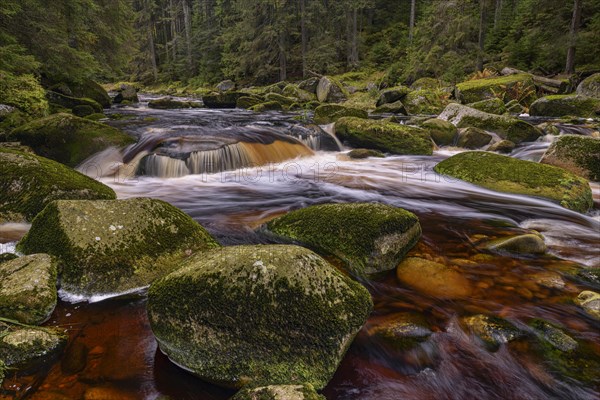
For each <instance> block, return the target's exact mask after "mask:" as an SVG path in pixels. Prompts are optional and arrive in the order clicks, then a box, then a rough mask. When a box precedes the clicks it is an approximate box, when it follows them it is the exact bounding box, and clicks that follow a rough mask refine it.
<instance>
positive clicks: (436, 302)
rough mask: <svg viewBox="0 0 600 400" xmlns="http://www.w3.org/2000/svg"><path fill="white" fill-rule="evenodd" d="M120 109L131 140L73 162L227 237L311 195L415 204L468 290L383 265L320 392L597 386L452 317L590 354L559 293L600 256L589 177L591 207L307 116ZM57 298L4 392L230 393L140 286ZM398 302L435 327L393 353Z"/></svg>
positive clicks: (577, 286) (10, 234)
mask: <svg viewBox="0 0 600 400" xmlns="http://www.w3.org/2000/svg"><path fill="white" fill-rule="evenodd" d="M117 111H118V112H119V113H121V114H123V115H126V116H127V118H125V119H121V120H117V121H113V122H112V123H113V124H114V125H117V126H120V127H122V128H123V129H124V130H126V131H128V132H129V133H131V134H132V135H134V136H136V137H137V138H138V139H139V142H138V144H137V145H134V146H131V147H130V148H128V149H124V150H121V149H109V150H107V151H105V152H103V153H101V154H99V155H97V156H95V157H93V158H92V159H90V160H88V161H87V162H86V163H84V164H83V165H82V166H81V167H80V168H81V170H82V171H84V172H86V173H88V174H90V175H92V176H94V177H96V178H98V179H100V180H102V181H103V182H105V183H106V184H108V185H110V186H111V187H112V188H113V189H114V190H115V191H116V192H117V194H118V196H119V198H129V197H136V196H148V197H153V198H158V199H162V200H165V201H168V202H170V203H171V204H173V205H175V206H177V207H179V208H181V209H182V210H184V211H185V212H186V213H188V214H189V215H191V216H192V217H193V218H194V219H195V220H197V221H198V222H200V223H201V224H202V225H203V226H205V227H206V228H207V229H208V230H209V231H210V232H211V233H212V234H213V235H214V236H215V237H216V238H217V239H218V240H219V241H220V242H221V243H222V244H224V245H234V244H242V243H266V242H268V241H269V239H267V238H265V237H263V236H261V235H260V234H259V233H256V232H255V229H256V228H257V227H258V226H260V225H261V224H262V223H263V222H265V221H267V220H269V219H270V218H273V217H275V216H277V215H281V214H283V213H285V212H287V211H289V210H293V209H298V208H301V207H306V206H308V205H312V204H321V203H329V202H382V203H386V204H391V205H394V206H398V207H403V208H405V209H408V210H410V211H412V212H414V213H415V214H417V215H418V216H419V218H420V221H421V225H422V228H423V238H422V239H421V241H420V243H419V244H418V245H417V246H416V247H415V249H413V250H412V251H411V254H414V255H419V256H421V257H425V258H429V259H432V260H436V261H439V262H442V263H445V264H451V265H453V266H454V267H455V268H456V269H457V270H459V271H460V272H461V274H462V275H463V276H465V277H466V278H467V280H468V283H467V284H468V285H469V286H470V287H471V292H472V295H471V296H470V297H468V298H462V299H454V300H449V299H443V298H438V297H433V296H429V295H427V294H423V293H420V292H418V291H416V290H413V289H410V288H408V287H405V286H402V285H401V284H399V282H398V281H397V278H396V277H395V273H394V271H391V272H389V273H387V274H382V275H381V276H378V277H377V278H375V279H373V280H372V281H370V282H369V283H368V284H367V285H368V289H369V290H370V292H371V294H372V296H373V299H374V303H375V309H374V312H373V314H372V316H371V317H370V319H369V321H368V322H367V324H366V326H365V327H364V328H363V329H362V330H361V332H360V333H359V334H358V336H357V338H356V340H355V341H354V343H353V345H352V347H351V348H350V350H349V351H348V354H347V355H346V357H345V358H344V360H343V361H342V363H341V365H340V367H339V369H338V371H337V373H336V374H335V376H334V378H333V379H332V381H331V382H330V384H329V385H328V386H327V387H326V389H325V390H324V395H325V396H326V397H327V398H328V399H471V398H473V399H488V398H497V399H507V398H509V399H510V398H515V399H547V398H556V399H596V398H598V396H599V395H600V387H599V385H600V379H599V377H596V379H595V381H594V380H593V379H592V382H589V381H588V382H586V383H582V382H579V381H577V380H574V379H572V378H566V377H565V376H564V375H561V374H559V373H558V372H557V370H560V366H557V365H556V364H555V363H553V362H552V361H548V360H547V359H546V358H544V357H542V356H540V354H539V352H538V351H537V350H536V348H535V346H534V345H533V344H532V342H531V341H529V340H521V341H516V342H511V343H509V344H506V345H502V346H501V347H500V349H499V350H497V351H495V352H490V351H488V350H486V349H485V348H484V347H483V346H482V345H481V344H480V343H479V342H478V341H477V340H475V338H474V337H473V336H472V335H470V334H469V333H467V332H466V331H465V329H464V328H463V327H462V325H461V323H460V318H461V317H462V316H466V315H472V314H478V313H484V314H493V315H497V316H501V317H503V318H506V319H508V320H509V321H511V322H512V323H514V324H515V325H517V326H519V327H521V328H523V329H525V330H527V329H528V328H527V324H528V322H530V321H531V320H532V319H533V318H544V319H546V320H548V321H550V322H553V323H555V324H558V325H560V326H562V327H563V328H564V330H565V331H566V332H567V333H568V334H569V335H570V336H572V337H573V338H575V339H576V340H578V341H579V342H580V346H583V347H584V348H585V349H586V352H587V354H589V355H592V356H593V357H596V358H598V357H600V329H599V328H600V324H599V323H598V322H597V321H595V320H593V319H592V318H591V317H589V316H588V315H586V314H585V313H584V312H583V311H582V310H581V309H580V308H578V307H577V306H576V305H574V304H573V302H572V301H571V300H572V299H573V298H574V297H576V296H577V294H578V293H579V292H580V291H581V290H584V289H591V290H596V291H597V290H598V289H599V286H598V285H597V284H593V283H590V282H587V281H585V280H582V279H580V278H578V277H577V275H575V274H574V271H575V272H576V271H578V270H582V269H584V268H589V267H599V266H600V250H599V249H600V214H599V212H598V203H599V202H600V186H599V185H598V184H597V183H592V188H593V192H594V198H595V201H596V209H595V210H594V211H592V212H591V213H589V214H587V215H582V214H579V213H576V212H572V211H569V210H566V209H564V208H562V207H560V206H558V205H555V204H553V203H550V202H548V201H545V200H541V199H536V198H531V197H526V196H518V195H510V194H501V193H497V192H493V191H489V190H486V189H483V188H480V187H476V186H474V185H470V184H467V183H465V182H461V181H457V180H454V179H451V178H448V177H442V176H439V175H437V174H435V173H434V172H433V169H432V168H433V166H434V165H435V164H436V163H437V162H439V161H441V160H443V159H445V158H447V157H449V156H450V155H452V154H454V153H455V152H456V151H450V150H444V151H437V152H435V154H434V155H433V156H432V157H419V156H393V157H387V158H385V159H376V158H373V159H366V160H350V159H349V158H348V157H347V156H346V155H345V150H343V149H338V146H339V144H337V143H336V142H335V140H334V139H333V138H332V137H331V135H330V133H331V132H330V131H328V129H325V130H321V129H319V128H316V127H310V128H304V127H302V126H301V125H300V124H299V122H297V119H298V118H300V119H302V118H303V117H304V116H303V115H299V116H298V115H294V114H283V113H267V114H263V115H256V114H252V113H249V112H246V111H242V110H203V109H193V110H171V111H159V110H151V109H148V108H147V107H145V106H144V105H141V106H138V107H126V108H122V109H119V110H117ZM113 112H116V111H115V110H113ZM326 128H327V127H326ZM328 128H330V127H328ZM569 129H571V130H573V131H571V132H570V133H574V132H576V133H580V134H589V133H586V132H587V131H585V130H583V131H582V130H581V129H580V130H577V129H576V128H572V127H569ZM549 143H550V141H549V140H541V141H539V142H536V143H531V144H526V145H524V146H521V147H519V148H517V149H516V150H515V151H514V153H513V156H515V157H518V158H522V159H528V160H539V158H540V157H541V155H542V154H543V152H544V151H545V149H546V148H547V147H548V145H549ZM338 150H341V151H338ZM26 229H27V226H26V225H24V226H23V225H19V226H13V227H12V228H7V227H5V228H3V229H0V239H1V241H2V242H4V243H8V244H5V245H3V246H5V249H6V250H7V251H9V250H11V249H12V247H11V246H12V245H11V244H10V242H12V241H14V240H15V239H16V238H18V237H19V236H20V235H22V234H23V232H24V231H26ZM532 229H534V230H537V231H539V232H541V233H542V235H544V238H545V240H546V242H547V244H548V246H549V254H548V255H545V256H540V257H535V258H534V257H529V258H515V257H508V256H501V255H499V256H495V257H491V258H488V259H486V260H485V261H481V259H478V258H477V255H478V254H480V253H481V252H482V250H481V249H480V248H479V246H478V245H479V243H480V242H481V241H482V240H487V239H493V238H496V237H502V236H507V235H514V234H518V233H523V232H530V231H531V230H532ZM557 275H558V276H559V277H560V279H562V282H563V284H559V285H547V284H544V283H543V279H542V278H543V277H548V276H552V277H556V276H557ZM66 300H69V299H68V298H63V300H62V301H60V302H59V305H58V307H57V309H56V311H55V313H54V314H53V317H52V319H51V320H50V321H49V322H48V323H47V324H48V325H58V326H62V327H65V328H66V329H67V330H68V332H69V333H70V341H69V346H68V348H67V351H66V353H65V355H63V356H62V358H61V359H59V360H56V362H54V363H53V364H51V365H49V366H48V368H47V369H46V370H44V371H42V372H38V373H37V374H35V375H31V376H25V377H11V376H9V378H8V379H7V381H6V382H5V385H4V388H5V389H6V390H8V392H7V393H11V394H10V395H9V397H7V398H11V397H10V396H11V395H14V396H16V397H17V398H33V399H63V398H69V399H71V398H72V399H78V398H83V397H84V396H86V398H115V399H117V398H118V399H130V398H131V399H133V398H144V399H158V398H164V397H160V396H162V395H165V396H170V398H173V399H227V398H228V397H229V396H231V395H232V392H230V391H227V390H224V389H220V388H218V387H216V386H213V385H210V384H208V383H204V382H202V381H201V380H199V379H197V378H195V377H193V376H191V375H189V374H188V373H186V372H184V371H182V370H181V369H179V368H178V367H176V366H174V365H173V364H172V363H170V362H169V361H168V359H167V358H166V357H165V356H164V355H162V354H161V353H160V351H158V350H157V346H156V342H155V340H154V338H153V336H152V333H151V331H150V328H149V325H148V321H147V318H146V315H145V311H144V310H145V304H144V300H143V299H135V300H123V299H109V300H104V301H102V302H97V303H87V302H82V303H70V302H68V301H66ZM71 300H72V299H71ZM406 312H410V313H419V314H421V315H422V316H423V317H424V318H425V320H426V321H427V324H428V326H429V327H430V329H431V331H433V334H432V335H431V337H430V338H429V339H428V340H426V341H425V342H423V343H421V344H420V345H419V346H417V347H416V348H414V349H412V350H405V351H399V350H397V349H393V348H390V347H389V346H387V345H386V343H385V342H384V341H382V340H381V339H378V338H377V337H376V336H373V335H371V334H370V333H371V331H372V329H373V328H376V327H377V326H381V325H385V324H386V323H389V321H392V320H393V319H394V318H395V317H397V316H398V315H400V314H403V313H406ZM578 362H580V363H581V365H583V364H584V363H585V361H584V360H579V361H578ZM59 395H62V396H64V397H59ZM28 396H30V397H28ZM52 396H54V397H52ZM94 396H96V397H94ZM102 396H104V397H102ZM0 398H2V396H1V395H0Z"/></svg>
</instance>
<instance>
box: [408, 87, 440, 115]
mask: <svg viewBox="0 0 600 400" xmlns="http://www.w3.org/2000/svg"><path fill="white" fill-rule="evenodd" d="M402 103H403V104H404V106H405V107H406V110H407V111H408V113H409V114H411V115H437V114H439V113H440V112H442V110H443V109H444V107H445V106H446V104H448V94H447V93H446V92H444V91H443V90H430V89H421V90H415V91H412V92H410V93H409V94H407V95H406V97H404V99H403V100H402Z"/></svg>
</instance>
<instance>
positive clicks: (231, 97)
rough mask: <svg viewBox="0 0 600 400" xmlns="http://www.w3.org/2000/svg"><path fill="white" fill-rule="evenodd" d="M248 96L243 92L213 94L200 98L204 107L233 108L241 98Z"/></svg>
mask: <svg viewBox="0 0 600 400" xmlns="http://www.w3.org/2000/svg"><path fill="white" fill-rule="evenodd" d="M245 96H248V94H247V93H244V92H233V91H232V92H226V93H213V94H207V95H204V96H202V101H204V105H205V106H206V107H208V108H235V107H236V103H237V101H238V100H239V99H240V98H241V97H245Z"/></svg>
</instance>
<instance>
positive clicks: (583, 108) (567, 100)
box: [529, 95, 600, 118]
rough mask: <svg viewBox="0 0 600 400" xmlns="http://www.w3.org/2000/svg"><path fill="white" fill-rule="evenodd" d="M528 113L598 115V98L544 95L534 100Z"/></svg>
mask: <svg viewBox="0 0 600 400" xmlns="http://www.w3.org/2000/svg"><path fill="white" fill-rule="evenodd" d="M529 114H530V115H531V116H534V117H565V116H574V117H582V118H592V117H598V116H599V115H600V99H594V98H591V97H584V96H579V95H577V96H573V95H553V96H546V97H542V98H540V99H538V100H536V101H535V102H534V103H533V104H532V105H531V107H529Z"/></svg>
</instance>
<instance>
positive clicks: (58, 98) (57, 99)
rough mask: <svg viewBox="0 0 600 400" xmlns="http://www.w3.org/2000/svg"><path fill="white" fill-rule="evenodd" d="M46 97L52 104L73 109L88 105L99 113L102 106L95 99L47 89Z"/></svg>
mask: <svg viewBox="0 0 600 400" xmlns="http://www.w3.org/2000/svg"><path fill="white" fill-rule="evenodd" d="M46 98H47V99H48V101H49V102H50V103H52V104H58V105H59V106H61V107H64V108H68V109H73V108H75V107H77V106H89V107H91V108H92V109H93V110H94V112H98V113H101V112H102V110H103V108H102V106H101V105H100V104H99V103H98V102H97V101H95V100H93V99H89V98H85V97H70V96H65V95H64V94H60V93H56V92H52V91H48V92H46Z"/></svg>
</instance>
